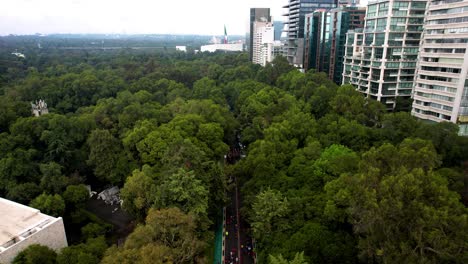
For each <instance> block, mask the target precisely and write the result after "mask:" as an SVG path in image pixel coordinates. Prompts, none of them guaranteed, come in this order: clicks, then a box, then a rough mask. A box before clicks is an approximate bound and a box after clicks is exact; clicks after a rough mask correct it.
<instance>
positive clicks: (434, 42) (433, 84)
mask: <svg viewBox="0 0 468 264" xmlns="http://www.w3.org/2000/svg"><path fill="white" fill-rule="evenodd" d="M467 77H468V0H447V1H430V2H429V3H428V9H427V13H426V22H425V25H424V33H423V39H422V41H421V49H420V53H419V62H418V66H417V76H416V83H415V86H414V94H413V110H412V112H411V113H412V114H413V115H414V116H416V117H418V118H421V119H424V120H429V121H434V122H442V121H448V122H452V123H456V124H458V125H459V127H460V131H459V134H460V135H465V136H468V81H467Z"/></svg>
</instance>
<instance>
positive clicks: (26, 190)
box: [7, 182, 41, 204]
mask: <svg viewBox="0 0 468 264" xmlns="http://www.w3.org/2000/svg"><path fill="white" fill-rule="evenodd" d="M8 189H9V190H8V193H7V198H8V199H10V200H14V201H16V202H18V203H21V204H28V203H30V202H31V200H32V199H34V198H35V197H36V196H38V195H39V194H41V188H40V187H39V186H37V184H35V183H33V182H27V183H22V184H15V185H13V186H11V187H9V188H8Z"/></svg>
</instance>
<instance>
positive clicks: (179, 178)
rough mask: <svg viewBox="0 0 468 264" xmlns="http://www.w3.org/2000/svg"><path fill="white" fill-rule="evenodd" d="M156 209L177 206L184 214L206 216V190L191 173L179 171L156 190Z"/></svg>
mask: <svg viewBox="0 0 468 264" xmlns="http://www.w3.org/2000/svg"><path fill="white" fill-rule="evenodd" d="M155 206H156V208H165V207H173V206H177V207H179V208H181V209H182V211H184V212H185V213H193V214H194V215H197V216H206V214H207V210H208V190H207V189H206V187H205V186H204V185H203V184H202V182H201V181H200V180H198V179H197V178H196V177H195V173H194V172H193V171H186V170H184V169H179V170H178V171H177V172H174V173H172V174H171V175H169V177H168V178H167V179H166V180H164V181H163V183H162V184H161V187H160V188H158V195H156V200H155Z"/></svg>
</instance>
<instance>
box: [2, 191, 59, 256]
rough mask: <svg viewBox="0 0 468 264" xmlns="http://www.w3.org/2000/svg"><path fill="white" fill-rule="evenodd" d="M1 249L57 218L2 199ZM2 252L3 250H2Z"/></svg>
mask: <svg viewBox="0 0 468 264" xmlns="http://www.w3.org/2000/svg"><path fill="white" fill-rule="evenodd" d="M0 215H1V216H2V220H1V221H0V247H3V248H7V247H9V246H10V245H12V244H14V243H16V242H17V241H18V239H19V237H20V236H21V237H25V236H28V235H29V234H32V233H34V232H36V231H37V228H41V227H43V226H44V225H46V224H47V223H49V222H51V221H52V220H54V219H55V218H54V217H52V216H48V215H45V214H43V213H41V212H40V211H39V210H37V209H34V208H32V207H29V206H25V205H22V204H19V203H15V202H13V201H10V200H6V199H3V198H1V197H0ZM0 252H1V250H0Z"/></svg>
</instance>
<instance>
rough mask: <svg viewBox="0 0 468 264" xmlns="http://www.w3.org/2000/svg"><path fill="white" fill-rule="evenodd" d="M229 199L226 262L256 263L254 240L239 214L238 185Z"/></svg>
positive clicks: (229, 194)
mask: <svg viewBox="0 0 468 264" xmlns="http://www.w3.org/2000/svg"><path fill="white" fill-rule="evenodd" d="M234 182H235V180H234ZM228 197H229V199H230V202H229V204H228V206H226V232H225V233H224V236H225V255H224V262H225V263H227V264H236V263H243V264H244V263H245V264H251V263H254V261H253V258H252V255H253V250H252V240H251V238H250V237H249V236H248V231H249V229H248V225H247V223H246V222H245V221H244V220H243V219H242V215H240V213H239V207H240V204H239V201H240V199H239V190H238V189H237V185H236V186H235V187H234V188H233V189H232V191H230V192H229V193H228Z"/></svg>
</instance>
